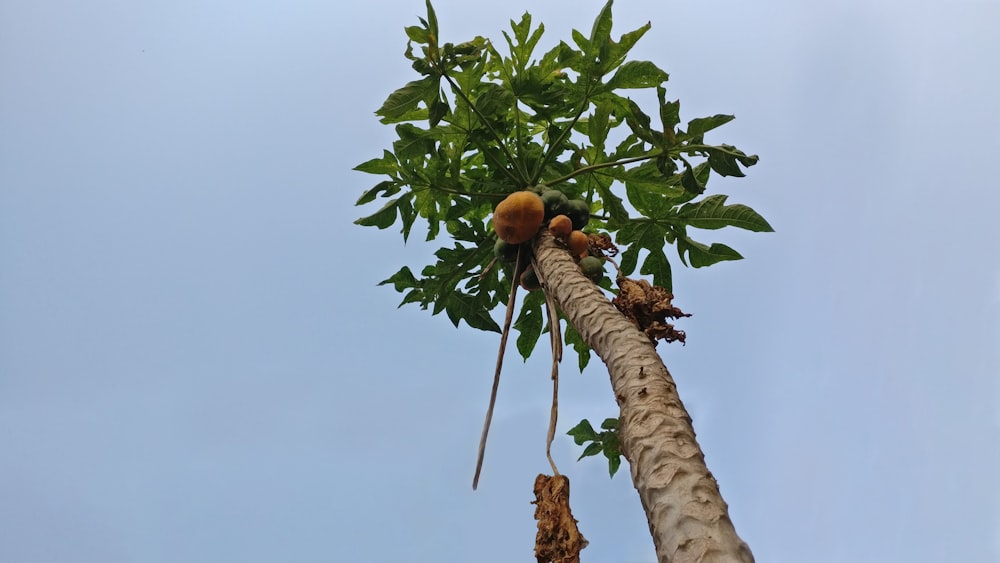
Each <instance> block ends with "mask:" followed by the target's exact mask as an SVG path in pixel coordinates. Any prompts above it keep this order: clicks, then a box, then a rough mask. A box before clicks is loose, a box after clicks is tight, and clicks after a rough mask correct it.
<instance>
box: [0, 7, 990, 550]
mask: <svg viewBox="0 0 1000 563" xmlns="http://www.w3.org/2000/svg"><path fill="white" fill-rule="evenodd" d="M601 4H602V3H601V2H599V1H596V0H586V1H584V0H550V1H547V2H538V3H531V2H493V3H480V2H468V1H465V2H458V1H454V0H448V1H446V0H438V2H437V3H436V7H437V10H438V16H439V19H440V22H441V28H442V40H443V41H452V42H459V41H462V40H465V39H468V38H470V37H472V36H474V35H484V36H489V37H494V38H499V32H500V31H501V30H502V29H504V28H506V26H507V21H508V19H510V18H519V17H520V15H521V14H522V13H523V12H524V11H525V10H526V9H527V10H530V11H531V12H532V13H533V14H534V16H535V19H536V21H543V22H544V23H545V24H546V27H547V29H548V32H547V34H546V36H545V37H544V38H543V39H542V45H543V47H548V46H550V45H552V44H554V42H556V41H557V40H559V39H564V38H567V37H568V32H569V30H570V29H571V28H574V27H575V28H577V29H581V30H584V31H588V30H589V29H590V25H591V22H592V21H593V18H594V16H595V15H596V14H597V12H598V10H599V8H600V6H601ZM423 13H424V7H423V4H422V2H418V1H416V0H412V1H406V2H403V1H391V2H388V1H386V2H351V3H344V4H340V3H336V2H329V1H327V2H316V1H306V0H291V1H288V2H261V1H255V0H251V1H249V2H227V1H216V2H204V1H194V0H170V1H165V0H151V1H148V2H111V1H107V0H97V1H94V2H86V3H80V2H66V1H52V0H34V1H31V2H28V1H21V2H16V1H13V0H8V1H0V561H4V562H11V563H48V562H60V563H76V562H88V563H89V562H94V563H118V562H123V563H124V562H127V563H177V562H185V563H198V562H206V563H209V562H212V563H215V562H221V561H233V562H237V561H238V562H240V563H272V562H277V561H281V562H284V563H354V562H362V561H363V562H366V563H405V562H417V561H482V562H485V563H494V562H496V563H499V562H508V561H524V560H530V559H531V558H532V554H531V549H532V545H533V541H534V525H535V523H534V521H533V520H532V512H533V507H532V506H531V505H530V504H529V501H530V500H532V498H533V497H532V494H531V486H532V482H533V479H534V477H535V475H536V474H537V473H539V472H543V471H548V468H547V464H546V461H545V456H544V441H545V431H546V423H547V418H548V400H549V382H548V379H547V373H548V364H547V362H548V358H547V357H546V354H545V353H544V351H543V352H541V353H539V354H538V355H537V356H536V357H535V358H533V359H532V360H531V361H529V362H527V363H526V364H525V363H522V362H520V361H519V360H518V359H517V358H516V356H514V355H513V354H512V355H511V356H510V358H509V360H508V362H507V369H506V373H505V376H504V380H503V383H502V385H501V391H500V399H499V406H498V409H497V414H496V417H495V419H494V426H493V432H492V433H491V442H490V444H489V448H488V451H487V457H486V466H485V470H484V474H483V479H482V481H481V483H480V489H479V491H478V492H475V493H474V492H473V491H472V490H471V487H470V482H471V479H472V473H473V466H474V462H475V453H476V445H477V441H478V437H479V431H480V427H481V423H482V417H483V413H484V409H485V407H486V400H487V397H488V392H489V386H490V379H491V375H492V371H493V362H494V355H495V350H496V345H497V340H498V338H497V336H496V335H495V334H492V333H482V332H477V331H471V330H469V329H467V328H465V327H463V329H461V330H455V329H454V328H453V327H452V326H451V324H450V323H449V322H448V320H447V319H446V318H445V317H444V316H443V315H442V316H438V317H432V316H430V315H429V314H427V313H426V312H423V311H420V310H419V309H417V308H414V307H409V308H403V309H398V310H397V309H396V304H397V303H398V301H399V299H400V296H399V295H398V294H396V293H394V292H393V291H392V290H391V288H388V287H376V285H375V284H376V283H377V282H378V281H380V280H382V279H384V278H385V277H388V276H389V275H390V274H391V273H392V272H394V271H395V270H396V269H398V268H399V266H400V265H402V264H409V265H410V266H411V267H421V266H423V265H424V264H425V263H426V261H427V259H428V256H429V255H430V253H431V252H432V251H433V250H434V248H435V247H431V246H428V245H425V244H423V243H422V242H420V238H421V237H420V236H419V234H418V235H416V236H414V237H413V238H412V239H411V241H410V242H409V243H408V244H407V245H406V246H404V245H403V243H402V239H401V237H399V235H398V233H397V232H396V231H395V230H394V229H393V230H387V231H377V230H375V229H370V228H361V227H357V226H354V225H352V221H353V220H354V219H355V218H356V217H358V216H359V215H361V214H366V212H369V211H370V210H369V209H358V208H355V207H353V203H354V201H355V199H356V198H357V196H358V195H359V194H360V192H361V191H362V190H363V189H366V188H368V187H370V186H371V185H372V184H373V183H374V182H375V181H376V179H375V178H374V177H371V176H367V175H363V174H360V173H356V172H352V171H351V168H352V167H353V166H354V165H356V164H357V163H359V162H362V161H364V160H367V159H369V158H372V157H375V156H378V155H380V154H381V150H382V148H383V147H384V146H386V145H387V143H389V142H390V141H391V130H390V129H389V128H387V127H384V126H381V125H379V124H378V122H377V120H376V119H375V117H374V115H373V112H374V110H375V109H376V108H377V107H378V106H379V105H380V104H381V102H382V100H383V99H384V98H385V96H386V95H387V94H388V93H389V92H390V91H392V90H393V89H394V88H396V87H398V86H400V85H402V84H403V83H404V82H406V81H408V80H411V79H412V78H413V76H414V75H413V74H412V73H411V71H410V70H409V69H408V66H407V65H406V62H405V61H404V59H403V58H402V51H403V49H404V46H405V40H404V35H403V32H402V28H403V26H405V25H411V24H413V23H414V22H415V21H416V17H417V16H419V15H422V14H423ZM646 21H652V24H653V28H652V30H651V31H650V32H649V33H648V34H647V35H646V37H645V38H644V39H643V40H642V42H640V44H639V45H638V46H637V47H636V49H635V51H634V55H635V57H636V58H639V59H648V60H653V61H655V62H657V63H658V64H659V65H660V66H661V67H663V68H664V69H666V70H667V71H668V72H670V73H671V82H670V88H671V90H670V94H671V95H673V96H674V97H678V98H680V99H681V101H682V118H684V119H685V120H687V119H690V118H693V117H700V116H704V115H711V114H715V113H733V114H735V115H736V116H737V119H736V121H734V122H732V123H730V124H728V125H726V126H725V127H723V128H722V129H720V130H718V131H717V133H716V134H715V135H714V137H712V138H711V139H710V140H712V141H716V142H726V143H730V144H735V145H737V146H739V147H740V148H742V149H744V150H746V151H747V152H751V153H756V154H759V155H760V157H761V161H760V164H759V165H758V166H756V167H754V168H752V169H750V171H749V175H748V177H747V178H744V179H729V180H724V181H718V180H714V181H713V183H712V184H710V185H709V187H710V188H711V189H713V190H719V191H722V192H724V193H728V194H731V199H732V201H734V202H741V203H746V204H749V205H751V206H753V207H754V208H755V209H756V210H758V211H759V212H760V213H761V214H763V215H764V216H765V217H766V218H767V219H768V220H769V221H770V222H771V224H772V225H773V226H774V227H775V229H776V232H775V233H773V234H750V233H742V232H733V233H729V232H718V231H714V232H709V233H707V236H706V237H705V238H706V240H708V241H720V242H725V243H727V244H730V245H731V246H734V247H735V248H736V249H738V250H740V251H741V252H742V253H743V254H744V255H745V256H746V258H747V259H746V260H744V261H740V262H732V263H723V264H719V265H717V266H713V267H712V268H708V269H703V270H686V269H683V268H681V267H680V266H679V265H677V266H676V267H675V269H674V271H675V291H676V293H677V298H676V303H677V304H678V305H679V306H680V307H681V308H683V309H684V310H685V311H688V312H691V313H693V314H694V316H693V317H691V318H690V319H685V320H684V321H683V322H682V323H681V326H680V328H682V329H684V330H686V331H687V334H688V344H687V346H685V347H681V346H677V345H673V346H666V345H661V346H660V348H659V349H660V351H661V354H663V355H664V357H665V361H666V364H667V365H668V367H670V369H671V370H672V372H673V374H674V376H675V378H676V379H677V382H678V386H679V389H680V393H681V396H682V398H683V399H684V400H685V402H686V404H687V406H688V407H689V409H690V411H691V413H692V416H693V419H694V424H695V428H696V430H697V431H698V436H699V439H700V441H701V443H702V446H703V447H704V449H705V451H706V454H707V461H708V464H709V466H710V468H711V469H712V471H713V472H714V474H715V475H716V477H717V478H718V480H719V483H720V485H721V488H722V492H723V495H724V496H725V498H726V500H727V501H728V502H729V504H730V510H731V514H732V517H733V520H734V522H735V524H736V527H737V530H738V531H739V533H740V534H741V536H742V537H743V538H744V539H745V540H746V541H747V542H748V543H749V544H750V546H751V547H752V549H753V550H754V552H755V554H756V556H757V560H758V561H762V562H763V561H767V562H771V563H800V562H803V561H808V562H811V563H837V562H851V563H864V562H885V561H905V562H938V561H962V562H985V563H989V562H995V561H1000V486H998V483H997V475H1000V414H998V403H1000V251H998V244H997V241H1000V226H998V225H1000V221H998V218H997V210H998V209H1000V195H998V190H997V188H998V180H997V161H998V155H1000V109H998V107H1000V106H998V104H997V100H1000V78H998V73H997V70H998V66H997V55H998V54H1000V34H998V33H997V29H998V26H1000V3H998V2H997V1H995V0H982V1H963V0H957V1H944V0H942V1H939V2H931V1H924V2H901V1H900V2H893V1H888V0H882V1H867V2H866V1H860V0H858V1H840V2H791V1H784V2H778V1H776V2H763V3H761V2H755V3H748V2H737V1H716V2H694V3H692V2H662V1H655V2H654V1H639V0H620V1H619V2H618V3H617V4H616V5H615V23H616V28H615V32H614V33H615V35H618V34H620V33H622V32H625V31H629V30H632V29H634V28H636V27H638V26H640V25H642V24H643V23H645V22H646ZM539 350H541V347H540V348H539ZM561 387H562V391H563V395H562V400H561V406H562V410H561V412H560V415H561V416H560V421H561V422H560V429H559V433H560V435H561V436H562V437H560V438H559V439H558V440H557V443H556V445H555V451H554V453H555V456H556V458H557V462H558V463H559V464H560V467H561V469H562V470H563V471H564V472H565V473H566V474H568V475H569V476H570V478H571V479H572V483H573V498H572V502H573V508H574V511H575V514H576V516H577V518H578V519H579V520H580V527H581V530H582V531H583V533H584V534H585V535H586V536H587V537H588V539H590V541H591V545H590V547H588V548H587V549H586V550H585V551H584V556H585V561H593V562H599V563H646V562H652V561H654V555H653V548H652V543H651V540H650V538H649V534H648V531H647V529H646V523H645V519H644V516H643V513H642V509H641V507H640V504H639V501H638V497H637V496H636V494H635V491H634V489H633V488H632V485H631V482H630V480H629V477H628V472H627V468H623V469H624V470H623V471H622V472H621V473H619V475H618V476H617V477H615V478H614V479H613V480H609V479H608V477H607V468H606V465H603V464H602V462H601V461H600V460H599V459H598V458H591V459H588V460H584V461H583V462H580V463H576V462H575V461H574V460H575V458H576V456H577V455H578V451H579V450H578V449H577V448H576V446H574V445H573V444H572V442H571V441H570V439H569V438H568V437H565V436H564V435H562V434H563V433H564V432H565V431H566V430H567V429H568V428H570V427H571V426H572V425H573V424H575V422H577V421H578V420H579V419H580V418H583V417H588V418H591V419H592V420H602V419H603V418H605V417H608V416H615V415H616V412H615V403H614V400H613V398H612V396H611V391H610V385H609V383H608V378H607V374H606V372H605V371H604V370H603V366H602V365H600V364H599V363H598V362H596V361H595V362H593V364H592V366H591V367H590V368H588V369H587V371H586V372H585V373H584V374H582V375H581V374H578V373H576V372H575V371H574V369H573V364H572V363H567V364H566V365H565V367H564V370H563V384H562V386H561Z"/></svg>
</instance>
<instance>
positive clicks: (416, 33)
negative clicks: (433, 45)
mask: <svg viewBox="0 0 1000 563" xmlns="http://www.w3.org/2000/svg"><path fill="white" fill-rule="evenodd" d="M403 31H405V32H406V36H407V37H409V38H410V40H411V41H413V42H415V43H418V44H421V45H426V44H427V30H426V29H424V28H422V27H420V26H419V25H411V26H407V27H405V28H403Z"/></svg>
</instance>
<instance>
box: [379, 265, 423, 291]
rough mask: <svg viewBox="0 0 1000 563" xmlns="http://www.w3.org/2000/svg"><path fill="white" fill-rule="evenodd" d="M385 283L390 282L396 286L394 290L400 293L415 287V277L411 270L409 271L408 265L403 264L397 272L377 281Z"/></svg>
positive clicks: (381, 283)
mask: <svg viewBox="0 0 1000 563" xmlns="http://www.w3.org/2000/svg"><path fill="white" fill-rule="evenodd" d="M387 283H391V284H392V285H393V286H394V287H395V288H396V291H398V292H400V293H402V292H403V291H404V290H406V289H409V288H411V287H416V286H417V278H415V277H413V272H411V271H410V268H409V266H403V267H402V268H400V270H399V271H398V272H396V273H395V274H393V275H392V276H390V277H389V278H387V279H384V280H382V281H381V282H379V285H385V284H387Z"/></svg>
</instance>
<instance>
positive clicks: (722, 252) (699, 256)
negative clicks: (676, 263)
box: [677, 236, 743, 268]
mask: <svg viewBox="0 0 1000 563" xmlns="http://www.w3.org/2000/svg"><path fill="white" fill-rule="evenodd" d="M685 253H687V261H686V262H685V264H686V263H690V264H691V267H692V268H702V267H705V266H711V265H712V264H715V263H717V262H723V261H726V260H742V259H743V256H742V255H741V254H740V253H739V252H736V251H735V250H733V249H732V248H729V247H728V246H726V245H724V244H721V243H717V242H715V243H712V245H711V246H708V245H706V244H703V243H700V242H695V241H693V240H691V239H690V238H688V237H686V236H683V237H678V238H677V254H679V255H680V257H681V261H682V262H684V254H685Z"/></svg>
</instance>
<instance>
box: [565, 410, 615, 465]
mask: <svg viewBox="0 0 1000 563" xmlns="http://www.w3.org/2000/svg"><path fill="white" fill-rule="evenodd" d="M601 430H603V431H602V432H598V431H596V430H594V427H593V426H591V425H590V421H589V420H587V419H583V420H581V421H580V423H579V424H577V425H576V426H574V427H573V428H571V429H570V430H569V432H567V434H569V435H570V436H572V437H573V441H574V442H576V445H578V446H583V445H584V444H587V445H586V446H585V447H584V448H583V453H582V454H580V457H579V458H577V461H580V460H581V459H583V458H585V457H588V456H592V455H597V454H604V457H606V458H607V460H608V473H610V474H611V477H614V476H615V473H617V472H618V468H619V467H621V464H622V447H621V441H620V439H619V437H618V419H617V418H606V419H604V422H602V423H601Z"/></svg>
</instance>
